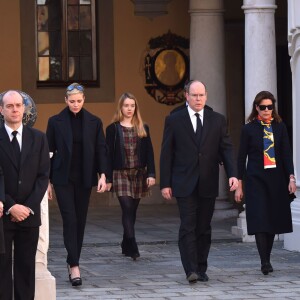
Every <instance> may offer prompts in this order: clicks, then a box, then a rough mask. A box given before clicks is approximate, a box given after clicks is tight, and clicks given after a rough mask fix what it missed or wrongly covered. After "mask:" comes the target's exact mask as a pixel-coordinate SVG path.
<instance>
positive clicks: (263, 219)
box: [235, 91, 296, 275]
mask: <svg viewBox="0 0 300 300" xmlns="http://www.w3.org/2000/svg"><path fill="white" fill-rule="evenodd" d="M275 102H276V100H275V98H274V96H273V95H272V94H271V93H270V92H268V91H262V92H260V93H258V94H257V95H256V97H255V99H254V102H253V107H252V112H251V114H250V116H249V117H248V120H247V121H248V123H247V124H246V125H244V127H243V129H242V133H241V139H240V149H239V155H238V173H239V175H238V176H239V177H238V178H239V187H238V189H237V190H236V191H235V200H236V201H237V202H240V201H241V200H242V198H243V188H242V184H243V182H245V187H244V188H245V191H244V192H245V203H246V220H247V230H248V234H249V235H255V240H256V245H257V249H258V253H259V255H260V260H261V271H262V273H263V274H264V275H268V274H269V272H273V267H272V265H271V262H270V256H271V251H272V247H273V241H274V237H275V234H282V233H288V232H292V230H293V229H292V217H291V209H290V202H291V200H292V199H293V197H294V192H295V191H296V184H295V181H296V180H295V176H294V166H293V160H292V152H291V148H290V143H289V137H288V133H287V129H286V126H285V124H284V123H283V122H282V120H281V118H280V116H279V115H278V113H277V111H276V107H275Z"/></svg>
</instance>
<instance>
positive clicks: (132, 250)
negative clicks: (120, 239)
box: [126, 238, 140, 260]
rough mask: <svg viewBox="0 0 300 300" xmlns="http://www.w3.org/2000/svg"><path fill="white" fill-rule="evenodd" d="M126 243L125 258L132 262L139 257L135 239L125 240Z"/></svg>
mask: <svg viewBox="0 0 300 300" xmlns="http://www.w3.org/2000/svg"><path fill="white" fill-rule="evenodd" d="M127 242H128V252H127V255H126V256H130V257H131V258H132V259H133V260H136V259H137V258H138V257H140V253H139V249H138V246H137V243H136V240H135V238H129V239H127Z"/></svg>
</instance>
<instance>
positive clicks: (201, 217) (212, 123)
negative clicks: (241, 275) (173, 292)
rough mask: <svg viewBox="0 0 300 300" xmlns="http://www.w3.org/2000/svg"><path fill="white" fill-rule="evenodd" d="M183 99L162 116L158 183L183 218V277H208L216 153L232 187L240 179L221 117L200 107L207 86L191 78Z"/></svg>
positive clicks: (217, 174)
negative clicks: (179, 107) (182, 105)
mask: <svg viewBox="0 0 300 300" xmlns="http://www.w3.org/2000/svg"><path fill="white" fill-rule="evenodd" d="M186 98H187V102H188V106H187V108H185V109H182V110H180V111H178V112H176V113H173V114H171V115H169V116H167V117H166V121H165V128H164V135H163V142H162V149H161V157H160V172H161V173H160V186H161V192H162V195H163V197H164V198H165V199H171V198H172V196H174V197H176V200H177V204H178V208H179V212H180V220H181V224H180V229H179V242H178V244H179V251H180V255H181V261H182V264H183V268H184V270H185V273H186V276H187V280H188V281H189V282H190V283H194V282H196V281H197V280H199V281H207V280H208V276H207V275H206V270H207V258H208V253H209V249H210V245H211V225H210V224H211V219H212V216H213V211H214V205H215V198H216V197H217V196H218V185H219V155H221V158H222V161H223V163H224V166H225V170H226V172H227V175H228V177H229V186H230V191H233V190H235V189H236V188H237V186H238V180H237V178H235V177H236V166H235V161H234V158H233V147H232V143H231V141H230V138H229V136H228V134H227V126H226V120H225V117H224V116H222V115H221V114H219V113H216V112H214V111H212V110H209V109H205V108H204V106H205V103H206V100H207V91H206V88H205V85H204V84H203V83H201V82H200V81H196V80H194V81H191V82H190V84H189V85H188V86H187V90H186ZM195 113H197V114H195ZM202 124H203V126H202Z"/></svg>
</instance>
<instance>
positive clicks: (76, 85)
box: [67, 84, 84, 92]
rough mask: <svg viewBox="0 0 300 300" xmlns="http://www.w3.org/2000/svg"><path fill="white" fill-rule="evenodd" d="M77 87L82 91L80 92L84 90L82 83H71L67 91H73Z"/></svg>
mask: <svg viewBox="0 0 300 300" xmlns="http://www.w3.org/2000/svg"><path fill="white" fill-rule="evenodd" d="M75 89H76V90H78V91H80V92H83V91H84V87H83V86H82V85H80V84H71V85H69V86H68V87H67V92H71V91H73V90H75Z"/></svg>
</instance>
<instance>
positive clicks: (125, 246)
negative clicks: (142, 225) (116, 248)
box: [121, 235, 128, 256]
mask: <svg viewBox="0 0 300 300" xmlns="http://www.w3.org/2000/svg"><path fill="white" fill-rule="evenodd" d="M121 248H122V254H124V255H125V256H128V255H127V254H128V239H127V238H126V237H125V235H123V240H122V242H121Z"/></svg>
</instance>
